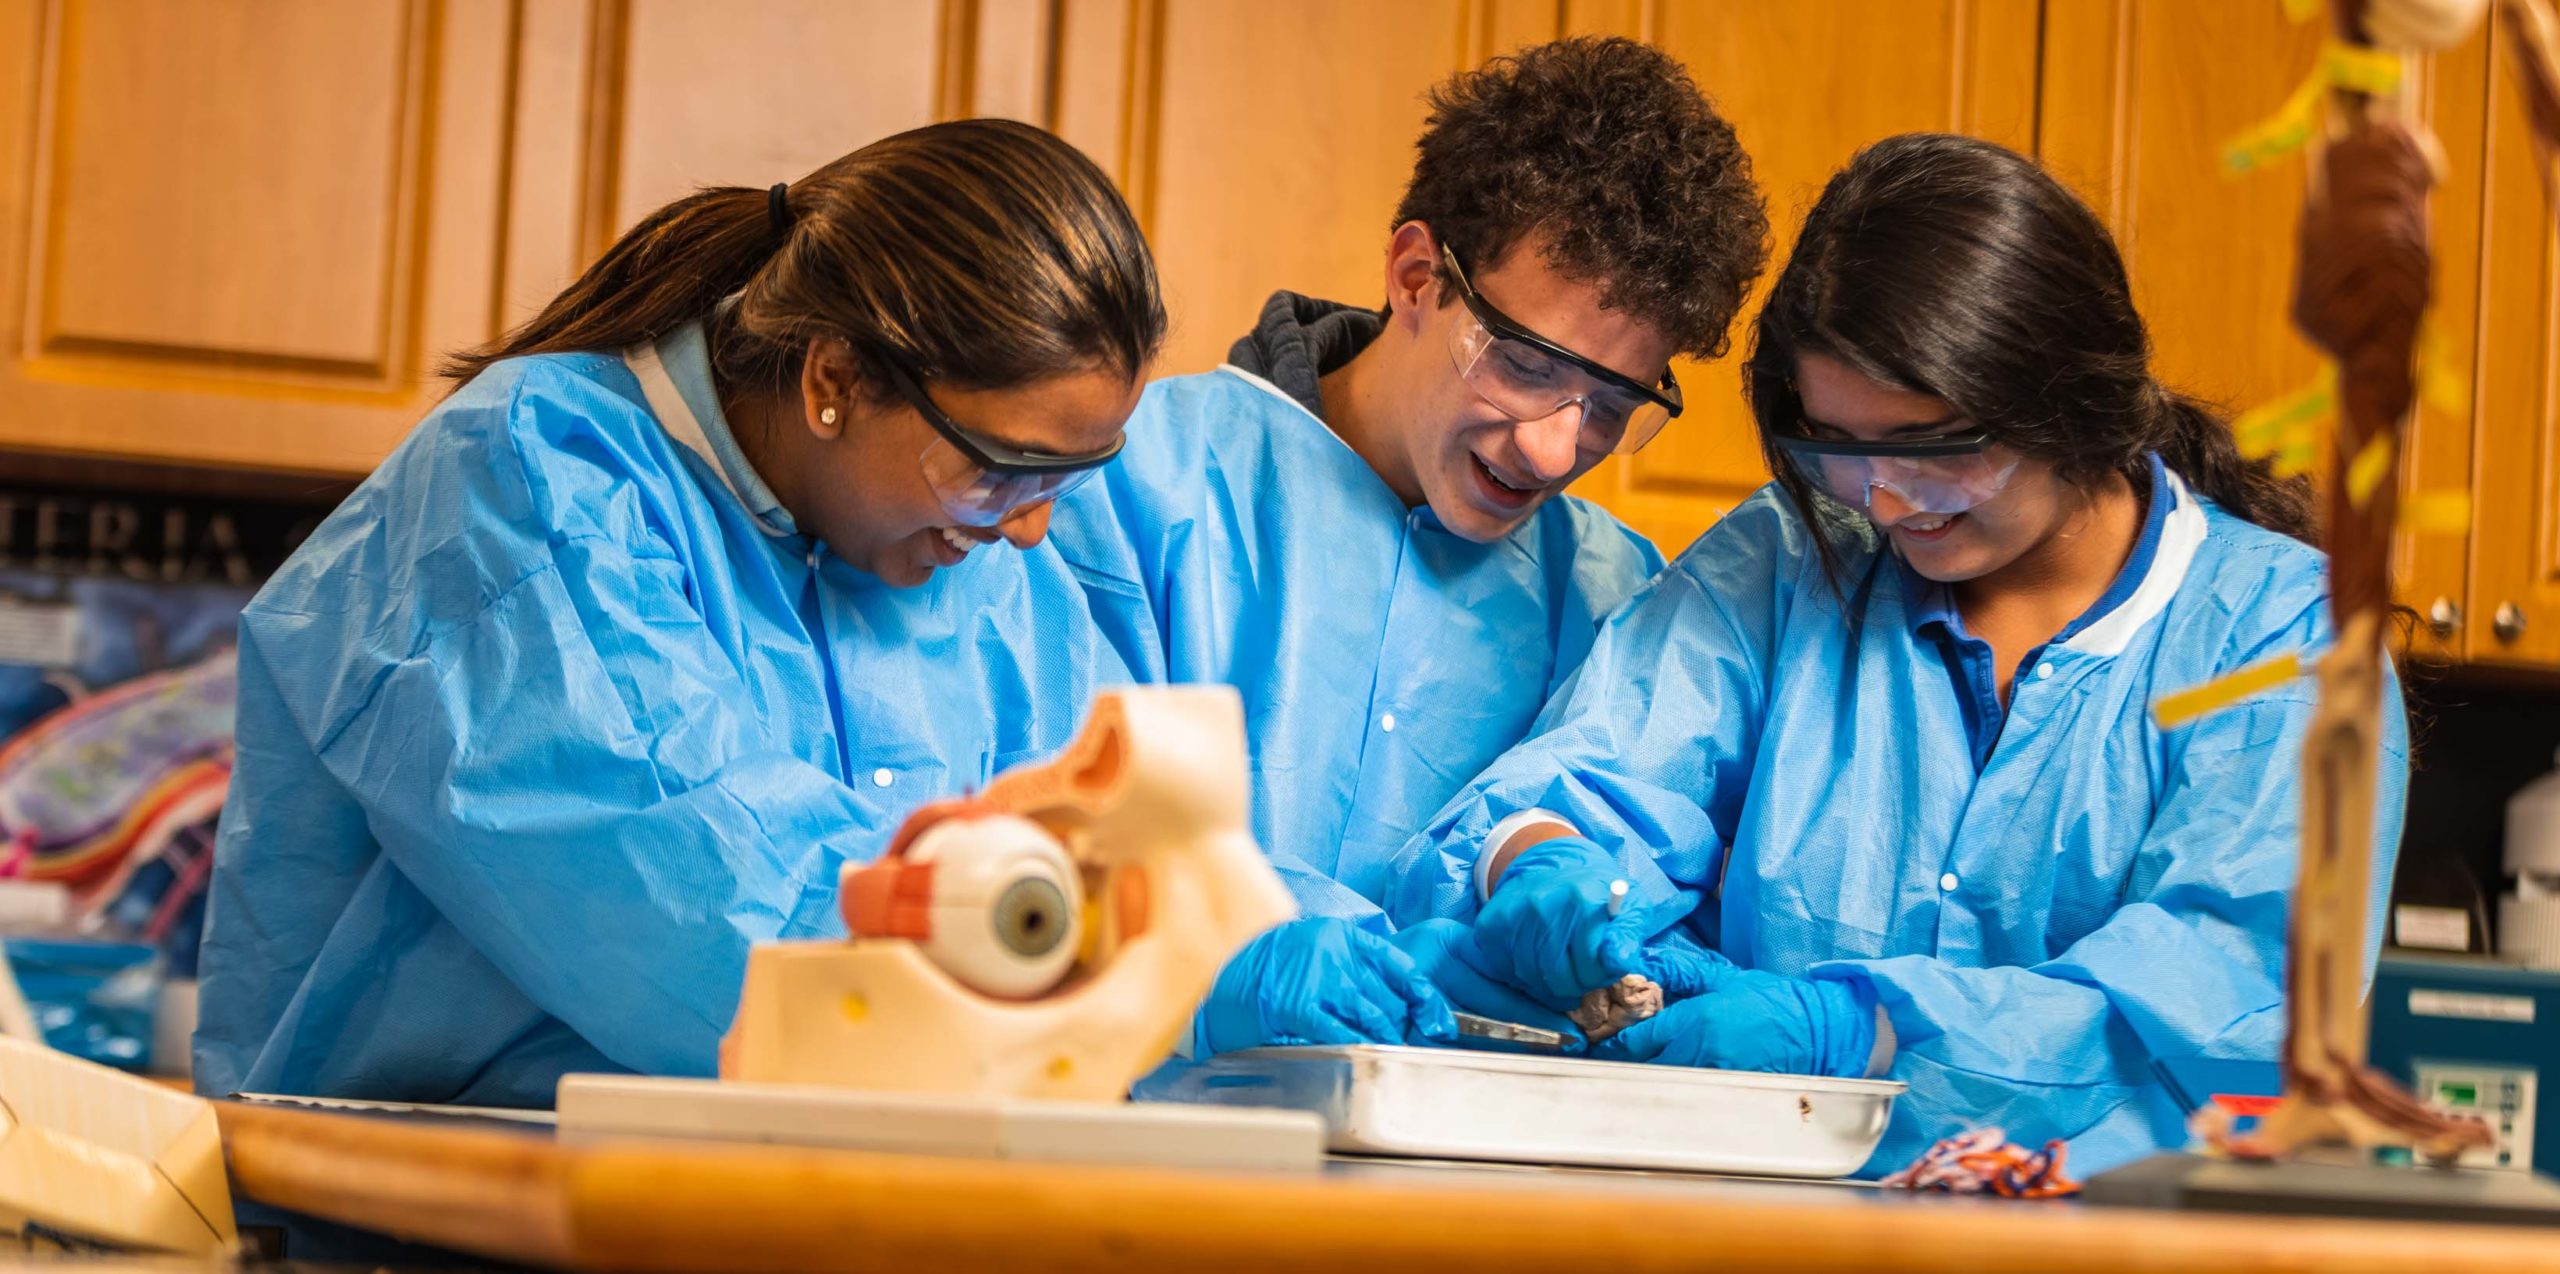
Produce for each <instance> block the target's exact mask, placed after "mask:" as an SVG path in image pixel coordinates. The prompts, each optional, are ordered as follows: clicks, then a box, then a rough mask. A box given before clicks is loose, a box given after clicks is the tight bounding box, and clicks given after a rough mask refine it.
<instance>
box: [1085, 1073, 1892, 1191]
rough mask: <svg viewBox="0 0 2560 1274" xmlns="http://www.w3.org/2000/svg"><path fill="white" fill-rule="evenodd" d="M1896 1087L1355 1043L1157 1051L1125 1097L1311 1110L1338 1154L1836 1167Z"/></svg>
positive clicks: (1857, 1145) (1865, 1147) (1713, 1167)
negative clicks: (1181, 1053)
mask: <svg viewBox="0 0 2560 1274" xmlns="http://www.w3.org/2000/svg"><path fill="white" fill-rule="evenodd" d="M1902 1090H1903V1086H1902V1085H1901V1084H1899V1083H1896V1082H1893V1081H1890V1080H1874V1079H1822V1078H1817V1077H1813V1076H1806V1075H1761V1074H1749V1073H1745V1072H1741V1071H1713V1070H1694V1069H1690V1068H1687V1067H1678V1066H1643V1065H1635V1064H1632V1063H1627V1062H1599V1061H1589V1060H1585V1059H1582V1058H1568V1057H1539V1056H1527V1055H1521V1054H1513V1053H1487V1052H1474V1051H1469V1050H1464V1049H1437V1048H1399V1047H1387V1046H1376V1045H1357V1046H1351V1047H1329V1048H1265V1049H1253V1050H1250V1051H1247V1052H1241V1053H1228V1054H1224V1055H1222V1056H1219V1057H1215V1058H1211V1059H1210V1060H1208V1061H1205V1062H1182V1061H1175V1062H1169V1063H1167V1064H1166V1065H1164V1066H1163V1067H1161V1068H1159V1069H1158V1070H1156V1071H1155V1073H1153V1074H1151V1075H1149V1076H1147V1077H1146V1078H1145V1079H1143V1080H1140V1081H1139V1082H1138V1086H1137V1089H1136V1091H1135V1093H1134V1094H1133V1095H1134V1096H1136V1097H1137V1098H1138V1099H1139V1100H1140V1101H1158V1102H1184V1103H1191V1104H1198V1105H1214V1106H1264V1107H1280V1108H1284V1109H1290V1110H1306V1111H1313V1112H1315V1113H1316V1114H1318V1115H1321V1116H1323V1117H1324V1121H1325V1128H1326V1133H1327V1144H1328V1146H1329V1147H1330V1148H1331V1149H1333V1150H1335V1151H1337V1152H1343V1153H1353V1154H1373V1155H1403V1156H1412V1157H1421V1158H1439V1159H1481V1160H1490V1161H1495V1162H1502V1163H1557V1164H1590V1165H1596V1166H1600V1167H1613V1168H1656V1169H1670V1170H1674V1171H1687V1172H1726V1173H1748V1174H1752V1175H1756V1176H1773V1177H1839V1176H1846V1175H1847V1174H1849V1173H1852V1172H1855V1171H1857V1170H1858V1168H1859V1167H1860V1166H1861V1165H1863V1164H1864V1163H1866V1161H1867V1156H1869V1155H1871V1154H1873V1153H1874V1152H1875V1148H1876V1143H1877V1142H1879V1141H1881V1140H1883V1138H1884V1130H1885V1121H1886V1119H1887V1118H1888V1117H1889V1116H1890V1115H1891V1114H1892V1113H1893V1099H1894V1098H1896V1097H1898V1096H1900V1095H1901V1094H1902Z"/></svg>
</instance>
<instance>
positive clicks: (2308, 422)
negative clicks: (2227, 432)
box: [2231, 365, 2338, 460]
mask: <svg viewBox="0 0 2560 1274" xmlns="http://www.w3.org/2000/svg"><path fill="white" fill-rule="evenodd" d="M2337 404H2338V369H2337V367H2336V366H2334V365H2329V366H2323V367H2322V368H2321V369H2320V374H2319V375H2317V376H2314V377H2312V378H2311V383H2310V384H2308V385H2305V386H2303V387H2302V388H2300V389H2297V390H2295V391H2293V392H2292V393H2290V394H2286V395H2285V396H2283V397H2282V398H2277V399H2272V400H2270V401H2268V402H2264V403H2260V404H2259V405H2257V406H2255V407H2252V408H2250V409H2249V410H2247V411H2244V412H2242V413H2240V418H2239V419H2237V420H2234V421H2232V422H2231V436H2232V440H2233V441H2234V442H2237V443H2238V444H2239V445H2240V454H2241V456H2242V457H2243V458H2245V459H2249V460H2264V459H2266V458H2267V457H2269V456H2272V455H2274V454H2276V453H2277V452H2279V451H2282V450H2284V449H2285V448H2286V447H2288V446H2290V445H2293V444H2295V443H2297V442H2299V441H2301V440H2303V439H2304V438H2305V436H2306V435H2308V434H2310V433H2311V432H2312V426H2313V425H2315V424H2317V423H2318V422H2319V420H2320V418H2321V417H2323V416H2326V415H2328V414H2329V413H2330V412H2331V411H2333V410H2335V409H2336V408H2337Z"/></svg>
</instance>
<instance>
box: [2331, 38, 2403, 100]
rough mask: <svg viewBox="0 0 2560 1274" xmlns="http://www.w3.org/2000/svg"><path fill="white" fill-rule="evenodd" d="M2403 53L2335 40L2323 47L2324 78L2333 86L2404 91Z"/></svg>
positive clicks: (2372, 93)
mask: <svg viewBox="0 0 2560 1274" xmlns="http://www.w3.org/2000/svg"><path fill="white" fill-rule="evenodd" d="M2400 68H2401V62H2400V55H2399V54H2397V53H2392V52H2389V51H2386V50H2383V49H2370V48H2364V47H2362V46H2359V45H2354V44H2343V43H2340V42H2339V41H2336V40H2331V41H2330V42H2329V43H2327V44H2326V45H2323V46H2322V47H2321V49H2320V71H2319V74H2320V76H2321V78H2323V79H2326V80H2327V81H2328V82H2329V87H2331V88H2339V89H2345V90H2347V91H2348V92H2351V93H2362V94H2365V95H2366V96H2368V97H2389V96H2391V95H2392V94H2394V93H2397V92H2399V91H2400Z"/></svg>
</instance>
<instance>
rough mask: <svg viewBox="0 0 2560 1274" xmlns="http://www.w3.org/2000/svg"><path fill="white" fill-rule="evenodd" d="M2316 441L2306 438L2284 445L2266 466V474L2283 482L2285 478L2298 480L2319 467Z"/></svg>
mask: <svg viewBox="0 0 2560 1274" xmlns="http://www.w3.org/2000/svg"><path fill="white" fill-rule="evenodd" d="M2318 441H2319V440H2318V439H2316V438H2307V437H2306V438H2298V439H2295V440H2293V441H2291V442H2288V443H2286V444H2285V446H2284V450H2282V451H2279V452H2277V453H2276V454H2275V460H2274V462H2273V463H2271V464H2269V465H2268V466H2267V472H2268V473H2269V474H2271V475H2273V476H2274V477H2275V478H2276V480H2278V481H2283V480H2284V479H2286V478H2299V477H2301V476H2302V475H2304V474H2306V473H2309V472H2311V471H2312V470H2313V469H2316V468H2318V467H2320V448H2319V446H2318Z"/></svg>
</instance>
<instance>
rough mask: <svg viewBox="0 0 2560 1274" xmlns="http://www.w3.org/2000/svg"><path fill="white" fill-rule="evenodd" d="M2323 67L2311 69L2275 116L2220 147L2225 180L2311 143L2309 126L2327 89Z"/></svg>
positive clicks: (2322, 65) (2238, 134)
mask: <svg viewBox="0 0 2560 1274" xmlns="http://www.w3.org/2000/svg"><path fill="white" fill-rule="evenodd" d="M2327 65H2328V64H2327V63H2326V62H2323V63H2321V64H2320V65H2319V66H2317V67H2314V68H2313V69H2312V72H2311V74H2310V75H2309V76H2308V77H2306V78H2305V79H2304V80H2303V81H2302V86H2301V87H2300V88H2297V89H2295V90H2294V91H2293V96H2291V97H2288V98H2286V99H2284V105H2282V106H2280V107H2277V108H2276V113H2275V114H2273V115H2270V116H2268V117H2266V118H2265V119H2263V120H2260V121H2258V122H2257V123H2255V124H2252V125H2250V126H2249V127H2247V128H2244V129H2241V130H2240V132H2239V133H2237V134H2236V135H2234V136H2233V137H2232V139H2231V140H2230V141H2228V142H2225V143H2223V146H2222V171H2223V174H2224V175H2225V176H2230V177H2237V176H2240V175H2242V174H2244V173H2246V172H2248V171H2249V170H2251V169H2253V168H2262V167H2264V166H2266V165H2268V164H2271V163H2274V162H2275V161H2277V160H2279V159H2282V158H2284V157H2285V156H2287V155H2290V154H2292V153H2293V152H2295V151H2297V150H2300V149H2302V144H2303V143H2304V142H2307V141H2310V140H2311V126H2312V124H2313V123H2314V122H2315V119H2316V116H2317V115H2318V113H2319V109H2320V94H2321V92H2322V91H2323V90H2325V89H2327V88H2328V87H2329V82H2328V77H2327V75H2326V74H2324V73H2323V72H2324V71H2325V69H2326V68H2327Z"/></svg>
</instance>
